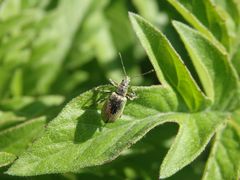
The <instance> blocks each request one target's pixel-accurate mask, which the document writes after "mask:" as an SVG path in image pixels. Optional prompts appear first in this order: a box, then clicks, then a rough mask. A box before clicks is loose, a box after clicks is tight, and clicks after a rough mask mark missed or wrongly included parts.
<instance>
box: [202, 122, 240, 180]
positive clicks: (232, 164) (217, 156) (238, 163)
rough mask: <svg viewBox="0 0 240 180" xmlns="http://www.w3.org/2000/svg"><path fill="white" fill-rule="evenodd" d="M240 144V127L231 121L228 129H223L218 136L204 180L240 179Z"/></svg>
mask: <svg viewBox="0 0 240 180" xmlns="http://www.w3.org/2000/svg"><path fill="white" fill-rule="evenodd" d="M239 142H240V125H239V124H238V123H236V122H234V121H233V120H230V122H229V123H228V125H227V127H223V128H222V129H221V131H219V132H218V133H217V134H216V138H215V141H214V144H213V147H212V150H211V153H210V155H209V159H208V162H207V166H206V169H205V171H204V176H203V180H211V179H219V180H225V179H239V177H240V174H239V170H240V156H239V152H240V145H239Z"/></svg>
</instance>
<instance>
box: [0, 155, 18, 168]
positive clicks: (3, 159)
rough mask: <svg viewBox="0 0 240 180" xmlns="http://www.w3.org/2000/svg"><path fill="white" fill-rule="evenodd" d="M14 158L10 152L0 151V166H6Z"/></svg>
mask: <svg viewBox="0 0 240 180" xmlns="http://www.w3.org/2000/svg"><path fill="white" fill-rule="evenodd" d="M15 159H16V156H15V155H14V154H11V153H6V152H0V167H3V166H6V165H8V164H10V163H12V162H13V161H14V160H15Z"/></svg>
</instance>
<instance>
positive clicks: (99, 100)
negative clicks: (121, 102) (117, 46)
mask: <svg viewBox="0 0 240 180" xmlns="http://www.w3.org/2000/svg"><path fill="white" fill-rule="evenodd" d="M107 98H108V97H104V98H101V99H98V100H97V102H96V103H97V104H101V103H102V102H103V101H105V100H106V99H107Z"/></svg>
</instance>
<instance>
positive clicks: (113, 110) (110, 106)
mask: <svg viewBox="0 0 240 180" xmlns="http://www.w3.org/2000/svg"><path fill="white" fill-rule="evenodd" d="M126 102H127V98H126V97H123V96H120V95H118V94H117V93H115V92H113V93H112V94H111V96H110V97H109V99H108V100H107V101H106V102H105V103H104V105H103V108H102V112H101V115H102V118H103V120H104V121H105V122H114V121H115V120H116V119H118V118H119V117H120V116H121V115H122V113H123V109H124V107H125V104H126Z"/></svg>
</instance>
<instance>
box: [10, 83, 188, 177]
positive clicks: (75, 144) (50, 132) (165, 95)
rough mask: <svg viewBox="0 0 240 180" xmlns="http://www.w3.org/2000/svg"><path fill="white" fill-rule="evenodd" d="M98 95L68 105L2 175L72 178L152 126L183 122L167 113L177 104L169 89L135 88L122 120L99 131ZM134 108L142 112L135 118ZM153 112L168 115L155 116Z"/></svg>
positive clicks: (94, 92) (93, 93)
mask: <svg viewBox="0 0 240 180" xmlns="http://www.w3.org/2000/svg"><path fill="white" fill-rule="evenodd" d="M105 89H106V87H105ZM101 90H102V88H98V89H97V90H91V91H88V92H86V93H84V94H82V95H80V96H79V97H77V98H75V99H73V100H72V101H71V102H70V103H69V104H68V105H67V106H66V107H65V108H64V109H63V111H62V112H61V113H60V114H59V115H58V117H57V118H56V119H54V120H53V121H52V122H50V123H49V125H48V128H47V130H46V132H45V134H44V135H43V136H42V137H41V138H40V139H39V140H37V141H36V142H35V143H34V144H33V146H31V148H30V149H29V150H28V151H27V152H26V153H23V155H22V156H20V158H19V159H18V160H17V161H16V162H15V163H14V165H13V166H12V167H11V168H10V169H9V170H8V173H9V174H15V175H20V176H23V175H24V176H27V175H36V174H45V173H56V172H59V173H60V172H77V171H79V170H80V168H83V167H88V166H93V165H99V164H102V163H106V162H107V161H109V160H112V159H114V158H116V157H117V156H119V154H120V152H121V151H122V150H124V149H126V148H127V147H129V146H130V145H131V144H133V143H135V142H136V141H137V140H139V139H140V138H141V137H142V136H144V134H146V133H147V132H148V131H149V130H151V129H152V128H153V127H155V126H156V125H158V124H162V123H164V122H166V121H167V120H170V121H174V120H175V119H178V118H177V117H178V116H183V115H182V114H181V113H173V112H171V111H175V110H177V109H178V108H179V107H178V106H179V104H178V101H177V99H176V95H175V94H174V93H173V92H172V91H171V90H170V89H169V88H163V87H159V86H156V87H151V88H148V87H146V88H137V89H136V93H137V94H138V95H139V97H141V98H139V99H138V100H136V101H133V102H131V103H129V104H128V106H127V107H126V115H124V116H123V117H122V118H121V119H119V120H118V121H117V122H115V123H112V124H107V125H105V124H104V123H103V121H102V120H101V117H100V114H99V111H97V110H96V108H95V107H94V104H95V103H96V101H97V100H98V99H99V98H100V96H102V93H100V91H101ZM149 95H150V96H149ZM156 100H157V101H156ZM159 102H161V104H159ZM139 108H141V109H144V110H143V111H142V113H141V114H139V113H137V114H136V111H137V112H139ZM158 110H162V111H165V112H169V113H166V114H164V113H158ZM140 112H141V111H140ZM140 117H141V118H140ZM62 157H64V158H62ZM56 162H58V163H56Z"/></svg>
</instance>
